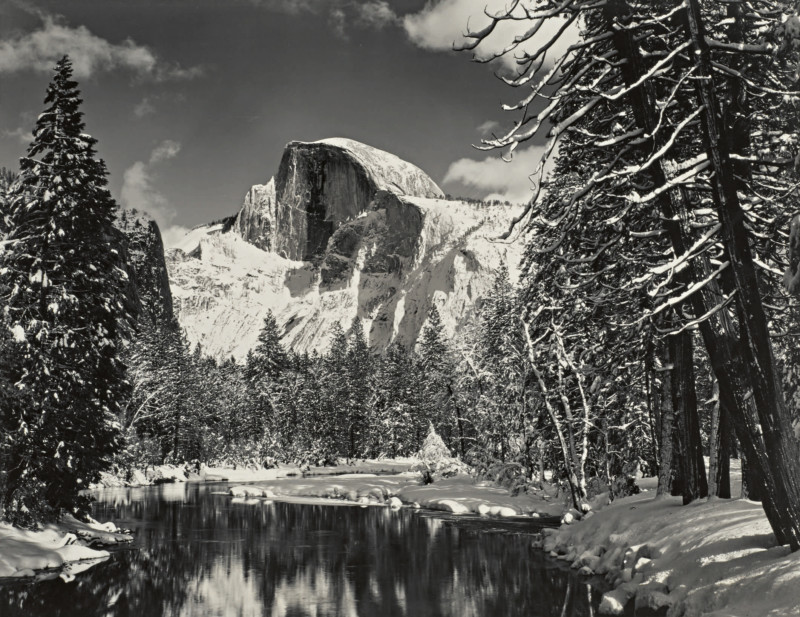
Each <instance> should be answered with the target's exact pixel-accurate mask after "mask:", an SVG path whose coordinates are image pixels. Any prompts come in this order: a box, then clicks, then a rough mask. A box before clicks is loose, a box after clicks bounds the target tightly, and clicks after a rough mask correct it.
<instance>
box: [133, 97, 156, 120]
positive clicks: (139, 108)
mask: <svg viewBox="0 0 800 617" xmlns="http://www.w3.org/2000/svg"><path fill="white" fill-rule="evenodd" d="M154 113H156V106H155V104H154V103H153V99H152V98H150V97H149V96H146V97H144V98H143V99H142V100H141V101H139V102H138V103H137V104H136V107H134V108H133V115H134V116H136V117H137V118H144V117H145V116H149V115H151V114H154Z"/></svg>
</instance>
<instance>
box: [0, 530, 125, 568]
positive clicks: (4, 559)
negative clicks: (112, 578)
mask: <svg viewBox="0 0 800 617" xmlns="http://www.w3.org/2000/svg"><path fill="white" fill-rule="evenodd" d="M132 539H133V538H132V537H131V536H130V535H128V534H126V533H123V532H122V531H120V530H119V529H117V527H116V526H115V525H114V524H113V523H104V524H101V523H98V522H97V521H90V522H83V521H79V520H77V519H75V518H73V517H72V516H65V517H64V518H63V519H62V520H61V521H60V522H59V523H58V524H56V525H47V526H46V527H45V528H44V529H41V530H37V531H31V530H25V529H19V528H16V527H12V526H11V525H9V524H7V523H0V578H5V577H30V576H36V577H37V578H40V579H42V578H55V577H61V578H62V579H64V580H65V581H70V580H72V579H73V578H74V577H75V574H77V573H78V572H82V571H83V570H86V569H88V568H90V567H92V566H94V565H95V564H97V563H100V562H101V561H105V560H106V559H108V556H109V554H108V552H107V551H104V550H99V549H97V548H93V547H96V546H109V545H114V544H121V543H126V542H130V541H131V540H132Z"/></svg>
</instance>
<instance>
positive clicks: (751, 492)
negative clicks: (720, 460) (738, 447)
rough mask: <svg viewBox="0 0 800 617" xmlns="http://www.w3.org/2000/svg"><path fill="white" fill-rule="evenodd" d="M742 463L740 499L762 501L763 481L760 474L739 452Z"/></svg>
mask: <svg viewBox="0 0 800 617" xmlns="http://www.w3.org/2000/svg"><path fill="white" fill-rule="evenodd" d="M739 460H740V461H741V463H742V492H741V498H742V499H749V500H750V501H763V496H762V494H763V483H764V481H763V480H762V479H761V475H760V474H759V472H758V469H757V468H756V466H755V465H751V464H750V463H749V462H748V460H747V457H746V456H745V455H744V453H739Z"/></svg>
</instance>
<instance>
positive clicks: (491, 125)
mask: <svg viewBox="0 0 800 617" xmlns="http://www.w3.org/2000/svg"><path fill="white" fill-rule="evenodd" d="M499 128H500V123H499V122H498V121H497V120H487V121H486V122H484V123H483V124H481V125H480V126H478V132H479V133H480V134H481V135H490V134H491V133H493V132H494V131H496V130H497V129H499Z"/></svg>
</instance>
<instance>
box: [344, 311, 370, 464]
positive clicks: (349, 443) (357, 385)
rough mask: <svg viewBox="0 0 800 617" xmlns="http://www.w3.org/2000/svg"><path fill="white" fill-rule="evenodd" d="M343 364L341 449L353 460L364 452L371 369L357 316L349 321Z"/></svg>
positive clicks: (366, 346)
mask: <svg viewBox="0 0 800 617" xmlns="http://www.w3.org/2000/svg"><path fill="white" fill-rule="evenodd" d="M346 362H347V382H348V388H347V403H346V421H345V427H346V430H347V435H346V437H345V447H346V452H347V456H348V457H349V458H354V457H356V456H363V455H364V454H365V453H366V450H367V441H368V435H367V428H368V426H369V413H370V399H371V397H372V392H373V379H374V368H375V367H374V364H373V361H372V358H371V357H370V353H369V345H368V344H367V339H366V336H365V334H364V326H363V324H362V323H361V318H360V317H356V318H355V319H354V320H353V325H352V326H351V328H350V341H349V344H348V348H347V360H346Z"/></svg>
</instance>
